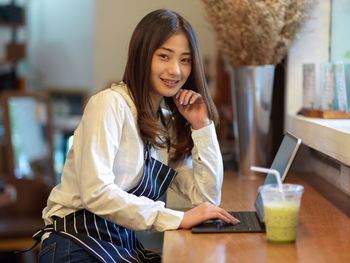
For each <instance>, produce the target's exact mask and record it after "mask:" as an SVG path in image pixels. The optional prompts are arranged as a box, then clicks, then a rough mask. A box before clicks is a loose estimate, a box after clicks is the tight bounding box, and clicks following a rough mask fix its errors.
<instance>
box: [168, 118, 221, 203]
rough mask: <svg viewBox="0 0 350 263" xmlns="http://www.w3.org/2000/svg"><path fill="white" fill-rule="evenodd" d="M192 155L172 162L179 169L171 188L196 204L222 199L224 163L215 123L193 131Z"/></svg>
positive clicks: (215, 201)
mask: <svg viewBox="0 0 350 263" xmlns="http://www.w3.org/2000/svg"><path fill="white" fill-rule="evenodd" d="M192 139H193V143H194V147H193V149H192V156H191V157H190V158H187V159H185V160H184V161H181V162H178V163H175V164H172V166H173V167H174V169H176V170H177V171H178V175H177V177H176V178H175V180H174V182H173V184H172V185H171V188H172V189H173V190H174V191H175V192H177V193H179V194H181V195H183V196H184V197H185V199H187V200H188V201H190V202H191V203H192V204H193V205H198V204H201V203H203V202H205V201H209V202H211V203H213V204H215V205H219V204H220V202H221V186H222V181H223V162H222V156H221V151H220V147H219V143H218V140H217V136H216V132H215V127H214V124H213V123H211V124H210V125H208V126H206V127H204V128H202V129H199V130H192Z"/></svg>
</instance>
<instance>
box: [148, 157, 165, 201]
mask: <svg viewBox="0 0 350 263" xmlns="http://www.w3.org/2000/svg"><path fill="white" fill-rule="evenodd" d="M162 168H163V164H161V165H160V167H159V169H158V173H157V176H156V179H155V180H154V182H155V184H156V185H155V187H154V194H153V195H152V199H154V196H155V193H156V191H157V185H158V184H157V181H158V176H159V173H160V171H161V170H162ZM150 195H151V193H150V194H149V196H150Z"/></svg>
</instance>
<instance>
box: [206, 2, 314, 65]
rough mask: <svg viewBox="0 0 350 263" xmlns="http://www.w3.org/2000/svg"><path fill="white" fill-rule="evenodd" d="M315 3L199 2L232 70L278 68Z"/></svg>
mask: <svg viewBox="0 0 350 263" xmlns="http://www.w3.org/2000/svg"><path fill="white" fill-rule="evenodd" d="M316 1H317V0H202V2H203V3H204V9H205V11H206V13H207V15H208V20H209V21H210V22H211V24H212V26H213V28H214V30H215V33H216V38H217V44H218V47H219V49H220V50H221V51H222V53H223V55H224V57H225V58H226V59H227V61H228V63H229V64H230V65H232V66H247V65H254V66H256V65H267V64H272V65H276V64H278V63H279V62H280V61H281V60H282V59H283V57H284V56H285V55H286V53H287V51H288V49H289V46H290V44H291V43H292V41H293V40H294V38H295V37H296V35H297V33H298V31H299V30H300V29H301V27H302V25H303V24H304V22H305V21H306V19H307V18H308V16H309V12H310V10H311V8H312V7H313V6H314V4H315V2H316Z"/></svg>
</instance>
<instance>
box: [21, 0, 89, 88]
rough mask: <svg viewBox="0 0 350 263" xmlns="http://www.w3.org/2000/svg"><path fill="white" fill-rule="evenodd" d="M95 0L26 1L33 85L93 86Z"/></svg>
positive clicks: (44, 86)
mask: <svg viewBox="0 0 350 263" xmlns="http://www.w3.org/2000/svg"><path fill="white" fill-rule="evenodd" d="M94 7H95V1H93V0H74V1H70V0H50V1H47V0H33V1H27V19H28V22H27V24H28V25H27V44H28V65H27V70H28V81H29V84H30V85H31V86H30V87H29V88H30V89H36V88H50V87H55V88H61V89H71V88H72V87H74V88H83V89H87V90H91V89H92V83H93V80H94V53H93V50H94V37H95V34H94Z"/></svg>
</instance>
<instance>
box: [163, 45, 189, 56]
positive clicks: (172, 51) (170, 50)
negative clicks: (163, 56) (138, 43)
mask: <svg viewBox="0 0 350 263" xmlns="http://www.w3.org/2000/svg"><path fill="white" fill-rule="evenodd" d="M159 49H164V50H166V51H169V52H171V53H175V51H174V50H172V49H170V48H167V47H160V48H159ZM181 55H191V52H183V53H182V54H181Z"/></svg>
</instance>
